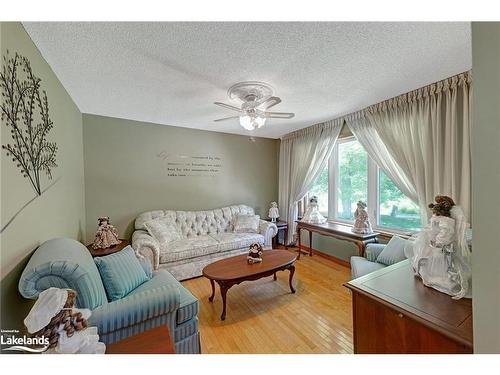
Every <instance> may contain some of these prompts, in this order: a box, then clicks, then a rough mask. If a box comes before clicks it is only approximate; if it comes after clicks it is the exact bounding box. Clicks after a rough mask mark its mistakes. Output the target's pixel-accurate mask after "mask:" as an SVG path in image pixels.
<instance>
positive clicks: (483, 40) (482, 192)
mask: <svg viewBox="0 0 500 375" xmlns="http://www.w3.org/2000/svg"><path fill="white" fill-rule="evenodd" d="M499 39H500V23H499V22H491V23H481V22H473V23H472V71H473V74H474V102H473V106H474V111H473V116H474V121H473V127H472V209H473V210H472V222H473V223H474V235H473V240H472V295H473V299H472V305H473V316H474V352H475V353H500V319H499V318H500V298H499V293H498V288H499V286H500V245H499V241H498V238H497V237H496V233H497V232H498V228H500V219H499V217H498V203H497V202H498V191H499V187H500V164H499V163H498V160H500V148H499V147H498V146H499V144H500V109H499V108H500V107H499V105H498V104H499V100H498V97H499V92H500V42H499Z"/></svg>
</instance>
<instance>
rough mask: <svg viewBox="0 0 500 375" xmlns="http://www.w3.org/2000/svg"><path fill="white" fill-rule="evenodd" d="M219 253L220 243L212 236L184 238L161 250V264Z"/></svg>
mask: <svg viewBox="0 0 500 375" xmlns="http://www.w3.org/2000/svg"><path fill="white" fill-rule="evenodd" d="M218 251H219V242H217V241H216V240H215V239H213V238H212V237H210V236H198V237H193V238H183V239H182V240H179V241H175V242H171V243H169V244H167V245H166V246H162V248H161V249H160V263H169V262H176V261H178V260H182V259H190V258H195V257H199V256H203V255H208V254H213V253H216V252H218Z"/></svg>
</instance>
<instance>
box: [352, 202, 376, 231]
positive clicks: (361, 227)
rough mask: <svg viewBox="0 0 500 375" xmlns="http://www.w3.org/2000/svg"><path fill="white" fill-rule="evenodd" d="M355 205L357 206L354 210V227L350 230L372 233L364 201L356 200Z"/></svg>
mask: <svg viewBox="0 0 500 375" xmlns="http://www.w3.org/2000/svg"><path fill="white" fill-rule="evenodd" d="M357 206H358V208H356V211H354V227H353V228H352V231H353V232H354V233H361V234H368V233H373V230H372V225H371V224H370V218H369V217H368V213H367V212H366V203H365V202H363V201H358V203H357Z"/></svg>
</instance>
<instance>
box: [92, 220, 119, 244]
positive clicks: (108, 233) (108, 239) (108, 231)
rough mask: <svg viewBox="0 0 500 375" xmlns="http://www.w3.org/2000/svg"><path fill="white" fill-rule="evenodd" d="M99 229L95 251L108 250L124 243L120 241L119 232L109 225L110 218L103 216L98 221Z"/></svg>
mask: <svg viewBox="0 0 500 375" xmlns="http://www.w3.org/2000/svg"><path fill="white" fill-rule="evenodd" d="M98 222H99V228H98V229H97V233H96V234H95V239H94V243H93V244H92V247H93V248H94V249H107V248H108V247H111V246H115V245H118V244H119V243H121V242H122V241H120V240H119V239H118V231H117V230H116V228H115V227H114V226H112V225H111V224H110V223H109V216H103V217H100V218H99V219H98Z"/></svg>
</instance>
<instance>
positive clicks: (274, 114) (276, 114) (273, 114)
mask: <svg viewBox="0 0 500 375" xmlns="http://www.w3.org/2000/svg"><path fill="white" fill-rule="evenodd" d="M264 116H265V117H267V118H292V117H293V116H295V113H287V112H264Z"/></svg>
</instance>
